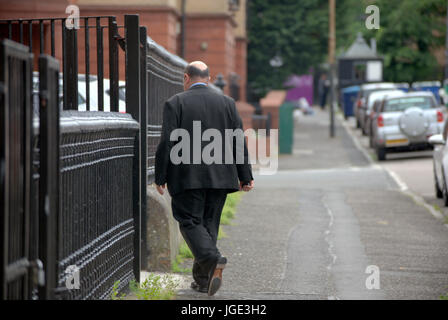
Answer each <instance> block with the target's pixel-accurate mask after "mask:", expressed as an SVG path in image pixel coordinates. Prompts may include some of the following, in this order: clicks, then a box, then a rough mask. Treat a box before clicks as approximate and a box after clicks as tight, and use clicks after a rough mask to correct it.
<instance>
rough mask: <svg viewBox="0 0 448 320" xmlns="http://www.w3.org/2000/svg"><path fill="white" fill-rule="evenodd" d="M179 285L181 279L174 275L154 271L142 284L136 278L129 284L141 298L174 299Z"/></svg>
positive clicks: (133, 291)
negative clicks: (175, 278)
mask: <svg viewBox="0 0 448 320" xmlns="http://www.w3.org/2000/svg"><path fill="white" fill-rule="evenodd" d="M178 286H179V281H176V280H174V279H173V276H171V275H167V274H166V275H156V274H153V273H150V274H149V275H148V277H147V278H146V279H145V280H144V281H143V282H142V283H141V284H139V283H138V282H137V281H135V280H132V281H131V282H130V284H129V288H130V289H131V292H132V293H134V294H135V295H136V297H137V298H138V299H139V300H172V299H173V298H174V296H175V295H176V288H177V287H178Z"/></svg>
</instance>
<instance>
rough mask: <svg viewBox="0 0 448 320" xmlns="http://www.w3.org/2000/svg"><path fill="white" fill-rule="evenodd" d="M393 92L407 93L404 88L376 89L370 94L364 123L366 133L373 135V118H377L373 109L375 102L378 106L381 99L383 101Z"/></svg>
mask: <svg viewBox="0 0 448 320" xmlns="http://www.w3.org/2000/svg"><path fill="white" fill-rule="evenodd" d="M391 94H394V95H400V94H401V95H404V94H405V93H404V92H403V91H402V90H380V91H374V92H372V93H371V94H370V95H369V98H368V100H367V107H366V109H365V116H364V120H363V125H362V127H363V129H364V132H365V134H366V135H368V136H370V137H371V135H370V132H371V131H372V120H373V119H374V118H375V111H374V110H373V106H374V105H375V103H376V106H378V102H379V101H381V100H382V99H384V97H386V96H388V95H391ZM370 140H371V139H370Z"/></svg>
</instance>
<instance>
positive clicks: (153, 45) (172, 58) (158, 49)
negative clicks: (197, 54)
mask: <svg viewBox="0 0 448 320" xmlns="http://www.w3.org/2000/svg"><path fill="white" fill-rule="evenodd" d="M146 43H147V45H148V49H149V50H151V51H154V52H155V53H156V54H157V55H159V56H161V57H163V58H164V59H166V60H167V61H168V62H170V63H172V64H173V65H175V66H178V67H180V68H185V67H186V66H187V65H188V63H187V61H185V60H184V59H182V58H181V57H179V56H177V55H175V54H173V53H171V52H169V51H168V50H166V49H165V48H164V47H163V46H161V45H160V44H158V43H157V42H155V41H154V40H153V39H152V38H151V37H150V36H147V37H146Z"/></svg>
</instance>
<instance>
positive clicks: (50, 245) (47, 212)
mask: <svg viewBox="0 0 448 320" xmlns="http://www.w3.org/2000/svg"><path fill="white" fill-rule="evenodd" d="M39 99H40V109H39V116H40V117H39V121H40V126H39V128H40V129H39V143H40V179H39V230H40V232H39V248H40V250H39V258H40V259H41V261H42V262H43V265H44V271H45V285H44V286H43V287H40V291H39V298H40V299H46V300H47V299H53V298H54V289H55V288H56V284H57V270H56V255H57V237H56V234H57V229H56V223H57V214H58V213H59V212H60V210H59V146H60V141H59V103H58V101H59V63H58V61H57V60H56V59H54V58H52V57H50V56H48V55H40V57H39Z"/></svg>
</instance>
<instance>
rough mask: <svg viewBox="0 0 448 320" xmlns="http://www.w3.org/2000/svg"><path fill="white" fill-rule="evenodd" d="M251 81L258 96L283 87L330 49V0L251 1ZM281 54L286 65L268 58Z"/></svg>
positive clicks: (249, 6) (249, 24) (249, 45)
mask: <svg viewBox="0 0 448 320" xmlns="http://www.w3.org/2000/svg"><path fill="white" fill-rule="evenodd" d="M248 29H249V30H248V34H249V44H248V81H249V86H250V87H251V89H252V92H254V93H255V94H256V95H257V96H259V97H260V96H263V95H264V94H265V93H266V91H267V90H269V89H272V88H280V87H281V85H282V83H283V81H284V80H285V78H286V77H287V76H289V75H290V74H291V73H303V72H307V71H308V70H309V68H310V67H312V66H315V65H317V64H319V63H320V62H322V58H323V55H322V53H325V52H326V50H327V34H328V1H327V0H300V1H297V0H271V1H269V0H251V1H249V3H248ZM276 55H280V56H281V57H282V60H283V66H282V67H279V68H274V67H272V66H271V65H270V63H269V61H270V60H271V59H272V58H273V57H274V56H276Z"/></svg>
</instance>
